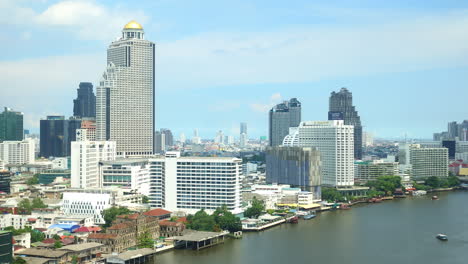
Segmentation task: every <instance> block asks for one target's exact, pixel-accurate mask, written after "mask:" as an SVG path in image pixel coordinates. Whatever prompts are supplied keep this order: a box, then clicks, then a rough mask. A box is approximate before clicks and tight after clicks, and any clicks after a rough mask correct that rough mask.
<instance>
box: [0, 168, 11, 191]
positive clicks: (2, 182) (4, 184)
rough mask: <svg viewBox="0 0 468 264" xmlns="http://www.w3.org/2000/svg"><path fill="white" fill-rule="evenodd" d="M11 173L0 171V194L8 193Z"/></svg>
mask: <svg viewBox="0 0 468 264" xmlns="http://www.w3.org/2000/svg"><path fill="white" fill-rule="evenodd" d="M10 182H11V172H9V171H5V170H0V193H6V194H9V193H10Z"/></svg>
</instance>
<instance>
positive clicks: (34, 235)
mask: <svg viewBox="0 0 468 264" xmlns="http://www.w3.org/2000/svg"><path fill="white" fill-rule="evenodd" d="M44 239H45V235H44V233H42V232H41V231H39V230H37V229H34V230H32V231H31V242H32V243H34V242H40V241H43V240H44Z"/></svg>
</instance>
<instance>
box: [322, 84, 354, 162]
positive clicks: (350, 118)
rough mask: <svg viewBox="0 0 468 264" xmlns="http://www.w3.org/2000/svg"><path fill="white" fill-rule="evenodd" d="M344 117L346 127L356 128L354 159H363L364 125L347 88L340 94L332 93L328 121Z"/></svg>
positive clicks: (342, 89)
mask: <svg viewBox="0 0 468 264" xmlns="http://www.w3.org/2000/svg"><path fill="white" fill-rule="evenodd" d="M339 114H341V115H342V118H343V119H342V120H344V124H345V125H351V126H354V158H355V159H359V160H360V159H362V125H361V117H360V116H359V114H358V112H357V110H356V107H355V106H354V105H353V95H352V93H351V92H349V91H348V89H346V88H341V90H340V91H339V92H332V93H331V95H330V105H329V112H328V120H339V119H340V118H334V116H335V117H336V116H339Z"/></svg>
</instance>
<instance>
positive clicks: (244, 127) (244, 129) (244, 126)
mask: <svg viewBox="0 0 468 264" xmlns="http://www.w3.org/2000/svg"><path fill="white" fill-rule="evenodd" d="M243 133H244V134H247V123H245V122H242V123H240V134H243Z"/></svg>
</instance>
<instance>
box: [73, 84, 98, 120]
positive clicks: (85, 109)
mask: <svg viewBox="0 0 468 264" xmlns="http://www.w3.org/2000/svg"><path fill="white" fill-rule="evenodd" d="M77 92H78V97H77V98H76V99H75V100H73V116H76V117H81V118H83V117H88V118H96V96H95V95H94V92H93V84H92V83H89V82H80V85H79V88H78V90H77Z"/></svg>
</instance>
